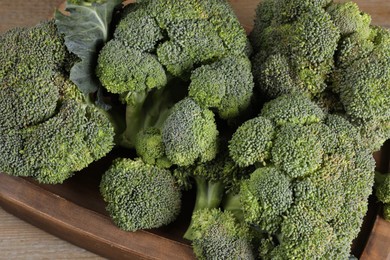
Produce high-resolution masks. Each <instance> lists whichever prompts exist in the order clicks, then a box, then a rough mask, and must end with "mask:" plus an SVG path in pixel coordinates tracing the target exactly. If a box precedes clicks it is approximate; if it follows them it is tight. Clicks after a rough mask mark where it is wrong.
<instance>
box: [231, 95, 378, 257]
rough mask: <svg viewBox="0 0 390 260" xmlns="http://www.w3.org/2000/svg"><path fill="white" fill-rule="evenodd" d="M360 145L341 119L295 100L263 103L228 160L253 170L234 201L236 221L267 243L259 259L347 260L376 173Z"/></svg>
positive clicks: (233, 142) (233, 144)
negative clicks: (253, 229) (238, 215)
mask: <svg viewBox="0 0 390 260" xmlns="http://www.w3.org/2000/svg"><path fill="white" fill-rule="evenodd" d="M268 126H269V127H268ZM361 140H362V139H361V137H360V132H359V128H357V127H355V126H353V125H352V124H351V123H350V122H349V121H348V120H347V119H345V118H344V117H343V116H340V115H326V114H325V113H324V112H322V110H321V109H320V107H318V106H317V105H316V104H315V103H314V102H312V101H310V99H309V98H308V97H304V96H301V97H298V96H296V95H293V96H292V97H291V96H280V97H278V98H276V99H274V100H272V101H270V102H268V103H266V104H265V105H264V107H263V110H262V111H261V113H260V116H258V117H256V118H254V119H250V120H248V121H246V122H245V123H244V124H243V125H242V126H240V127H239V128H238V129H237V131H236V132H235V133H234V134H233V136H232V139H231V140H230V143H229V152H230V154H231V156H232V159H233V160H234V161H235V162H236V163H237V164H239V165H240V164H241V165H242V166H248V165H255V166H256V167H258V169H257V170H255V171H254V172H252V173H251V174H250V178H249V179H247V180H244V181H242V183H241V187H240V188H241V189H240V192H239V196H240V203H241V207H242V210H243V219H244V220H246V221H247V222H249V223H251V224H254V225H257V226H259V227H260V229H261V230H262V231H263V232H265V233H266V234H268V236H269V237H270V239H264V240H263V242H262V244H261V246H260V253H261V256H262V257H264V258H265V259H275V258H276V259H284V258H296V259H301V258H302V259H305V258H313V257H320V258H321V257H324V258H331V259H338V258H345V257H346V256H348V254H349V250H350V245H351V242H352V240H353V239H354V238H355V237H356V236H357V234H358V232H359V229H360V225H361V223H362V219H363V216H364V215H365V213H366V210H367V198H368V196H369V194H370V191H371V187H372V184H373V172H374V167H375V164H374V163H373V159H372V155H371V154H370V150H369V149H367V147H366V144H365V143H364V142H361ZM247 150H249V152H247ZM248 154H251V157H247V155H248ZM248 158H249V159H248ZM348 180H349V181H348ZM303 212H305V213H303Z"/></svg>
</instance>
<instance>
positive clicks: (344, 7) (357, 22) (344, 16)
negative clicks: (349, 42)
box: [326, 2, 371, 38]
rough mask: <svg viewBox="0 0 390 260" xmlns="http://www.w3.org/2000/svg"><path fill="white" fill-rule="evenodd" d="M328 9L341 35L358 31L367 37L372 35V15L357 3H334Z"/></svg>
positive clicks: (361, 35) (360, 34)
mask: <svg viewBox="0 0 390 260" xmlns="http://www.w3.org/2000/svg"><path fill="white" fill-rule="evenodd" d="M326 11H327V12H328V13H329V14H330V16H331V17H332V21H333V22H334V24H335V25H336V26H337V28H338V29H339V31H340V34H341V36H346V35H350V34H352V33H357V34H359V36H360V37H362V38H367V37H368V36H369V35H370V33H371V32H370V24H371V17H370V16H369V15H368V14H366V13H363V12H362V11H360V9H359V6H358V5H357V4H356V3H353V2H346V3H332V4H331V5H330V6H329V7H327V9H326Z"/></svg>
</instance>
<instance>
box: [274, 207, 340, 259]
mask: <svg viewBox="0 0 390 260" xmlns="http://www.w3.org/2000/svg"><path fill="white" fill-rule="evenodd" d="M279 237H280V240H281V244H280V245H279V246H278V247H280V248H279V250H275V251H274V252H273V253H275V252H276V255H274V257H279V258H282V257H286V258H288V259H314V258H318V257H320V256H321V255H323V254H324V253H325V252H326V250H328V247H330V246H332V242H333V240H334V238H335V234H334V231H333V229H332V227H331V225H329V224H328V223H327V222H326V221H325V220H324V219H323V218H322V217H321V215H319V214H317V212H316V211H314V210H310V209H308V208H305V207H303V206H301V205H299V204H298V205H295V206H293V207H292V209H291V210H290V211H289V212H288V214H287V215H286V218H285V220H284V221H283V223H282V226H281V231H280V234H279Z"/></svg>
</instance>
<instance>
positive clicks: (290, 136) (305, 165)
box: [271, 125, 324, 178]
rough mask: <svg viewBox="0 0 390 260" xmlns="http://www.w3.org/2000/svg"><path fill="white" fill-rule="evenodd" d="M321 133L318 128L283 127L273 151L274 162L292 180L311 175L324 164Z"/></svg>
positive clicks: (277, 136)
mask: <svg viewBox="0 0 390 260" xmlns="http://www.w3.org/2000/svg"><path fill="white" fill-rule="evenodd" d="M321 133H322V131H321V127H317V126H292V125H286V126H283V127H281V128H280V130H279V132H278V133H277V135H276V138H275V140H274V142H273V147H272V149H271V158H272V162H273V163H274V164H275V165H276V166H278V167H280V168H282V169H283V170H284V171H285V172H286V173H287V174H288V175H289V176H290V177H292V178H297V177H303V176H307V175H310V174H311V173H313V172H314V171H315V170H317V169H318V168H320V167H321V164H322V160H323V155H324V148H323V144H322V140H321V138H319V135H320V134H321Z"/></svg>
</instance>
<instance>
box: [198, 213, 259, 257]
mask: <svg viewBox="0 0 390 260" xmlns="http://www.w3.org/2000/svg"><path fill="white" fill-rule="evenodd" d="M192 218H193V221H194V223H193V229H194V239H193V241H192V246H193V249H194V253H195V255H196V257H197V258H198V259H255V255H254V253H253V251H252V245H251V243H250V241H251V235H250V231H249V228H248V226H246V225H242V224H241V223H238V222H237V220H236V219H235V218H234V216H233V214H231V213H230V212H229V211H225V212H222V211H220V210H218V209H203V210H199V211H197V212H195V213H194V215H193V216H192Z"/></svg>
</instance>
